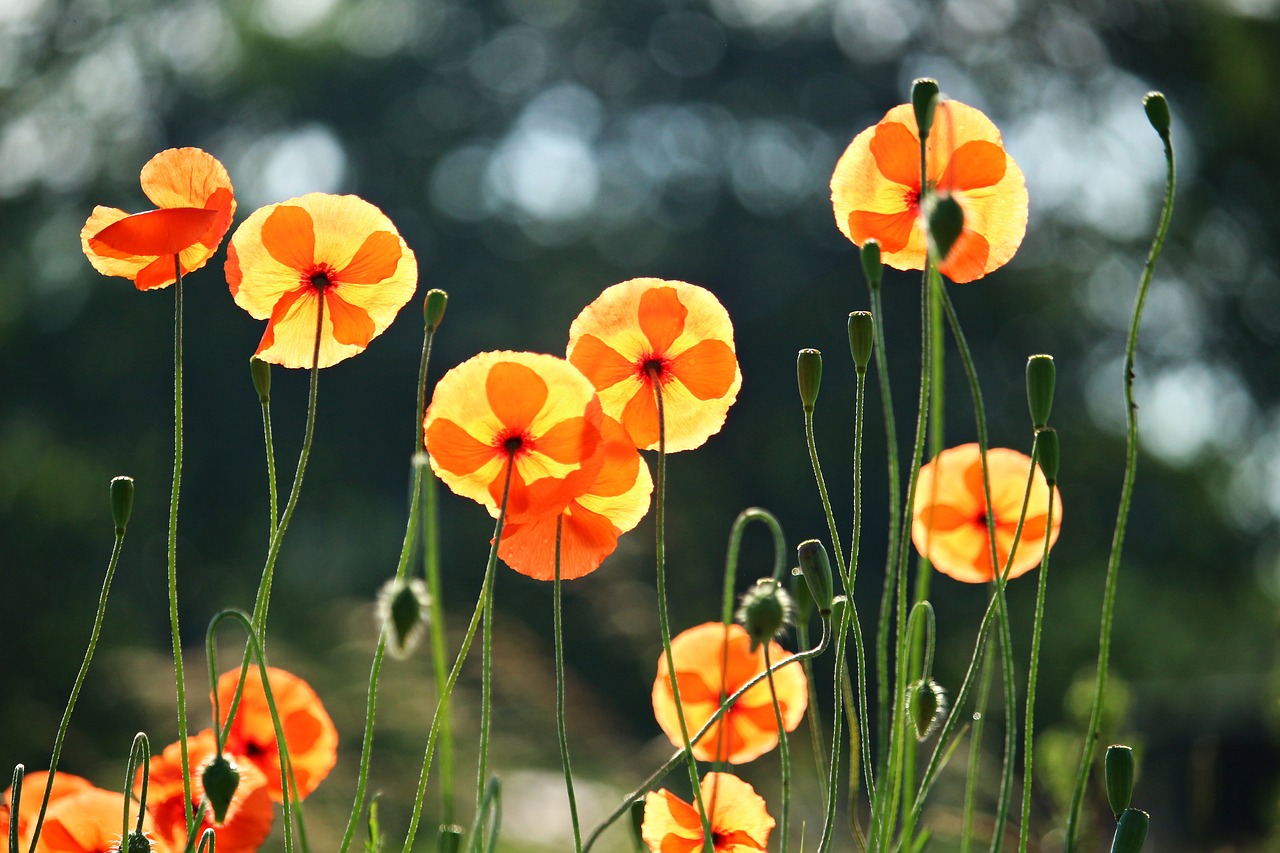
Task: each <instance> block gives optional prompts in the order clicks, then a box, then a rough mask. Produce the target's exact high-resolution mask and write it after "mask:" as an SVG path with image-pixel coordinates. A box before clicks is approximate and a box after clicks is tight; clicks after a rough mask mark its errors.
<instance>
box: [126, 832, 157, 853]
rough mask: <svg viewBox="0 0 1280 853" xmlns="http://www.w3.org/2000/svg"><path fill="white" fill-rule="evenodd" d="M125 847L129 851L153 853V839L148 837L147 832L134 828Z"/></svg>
mask: <svg viewBox="0 0 1280 853" xmlns="http://www.w3.org/2000/svg"><path fill="white" fill-rule="evenodd" d="M124 849H125V850H127V851H128V853H151V839H150V838H147V836H146V833H143V832H139V831H138V830H136V829H135V830H132V831H131V832H130V833H129V839H128V841H126V842H125V848H124Z"/></svg>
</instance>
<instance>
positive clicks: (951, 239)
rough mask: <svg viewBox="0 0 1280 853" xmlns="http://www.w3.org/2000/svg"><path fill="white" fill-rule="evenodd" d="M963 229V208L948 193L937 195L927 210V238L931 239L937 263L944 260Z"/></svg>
mask: <svg viewBox="0 0 1280 853" xmlns="http://www.w3.org/2000/svg"><path fill="white" fill-rule="evenodd" d="M962 231H964V210H963V209H961V207H960V202H958V201H956V200H955V199H954V198H952V197H951V195H950V194H946V193H944V194H942V195H939V196H938V198H937V200H936V201H935V202H934V205H933V209H932V210H930V211H929V238H930V239H931V240H932V241H933V247H934V251H935V252H936V253H937V255H938V263H942V261H944V260H946V257H947V255H948V254H950V252H951V247H952V246H954V245H955V243H956V240H958V239H960V233H961V232H962Z"/></svg>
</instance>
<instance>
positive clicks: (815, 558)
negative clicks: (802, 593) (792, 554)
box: [796, 539, 834, 616]
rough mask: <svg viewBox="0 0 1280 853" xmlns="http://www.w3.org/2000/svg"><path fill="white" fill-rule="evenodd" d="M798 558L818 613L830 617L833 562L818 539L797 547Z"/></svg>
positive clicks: (809, 540) (802, 543)
mask: <svg viewBox="0 0 1280 853" xmlns="http://www.w3.org/2000/svg"><path fill="white" fill-rule="evenodd" d="M796 556H797V558H799V560H800V572H801V574H803V575H804V579H805V583H807V584H808V585H809V594H810V595H812V596H813V602H814V604H816V605H818V613H819V614H821V615H823V616H828V615H830V613H831V596H832V591H833V589H834V587H833V586H832V582H831V561H830V560H828V559H827V549H826V548H824V547H822V543H821V542H819V541H818V540H817V539H808V540H806V541H804V542H801V543H800V544H799V545H798V546H796Z"/></svg>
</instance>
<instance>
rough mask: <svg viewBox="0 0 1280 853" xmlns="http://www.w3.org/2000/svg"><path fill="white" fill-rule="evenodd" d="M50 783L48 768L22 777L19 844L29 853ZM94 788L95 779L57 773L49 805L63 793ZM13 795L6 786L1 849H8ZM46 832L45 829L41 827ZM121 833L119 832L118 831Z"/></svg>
mask: <svg viewBox="0 0 1280 853" xmlns="http://www.w3.org/2000/svg"><path fill="white" fill-rule="evenodd" d="M48 783H49V773H48V771H47V770H38V771H35V772H33V773H27V774H25V775H24V776H23V777H22V801H21V802H20V803H19V804H18V847H19V848H20V851H21V853H26V851H27V849H28V848H29V847H30V846H31V833H32V832H34V831H35V824H36V820H37V819H38V817H39V815H40V803H41V802H42V801H43V800H44V789H45V786H46V785H47V784H48ZM91 788H93V783H92V782H90V781H89V780H88V779H85V778H84V777H83V776H76V775H74V774H71V773H61V772H60V773H56V774H54V777H53V788H52V789H51V790H50V791H49V805H50V806H52V805H53V804H54V803H56V802H57V801H58V800H60V799H62V798H63V797H66V796H69V795H71V794H75V793H77V792H80V791H87V790H89V789H91ZM12 798H13V787H12V786H10V787H9V788H6V789H5V792H4V795H3V799H0V853H10V851H9V830H10V829H11V827H12V824H11V823H10V822H11V821H12V820H13V815H12V814H11V813H10V807H9V803H10V801H11V800H12ZM41 832H42V833H43V830H41ZM117 834H118V833H117Z"/></svg>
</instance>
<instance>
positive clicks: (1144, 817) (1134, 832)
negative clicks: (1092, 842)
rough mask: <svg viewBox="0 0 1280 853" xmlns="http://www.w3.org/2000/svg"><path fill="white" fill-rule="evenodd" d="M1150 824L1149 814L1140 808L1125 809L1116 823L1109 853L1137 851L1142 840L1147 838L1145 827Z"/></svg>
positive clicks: (1136, 852) (1132, 852)
mask: <svg viewBox="0 0 1280 853" xmlns="http://www.w3.org/2000/svg"><path fill="white" fill-rule="evenodd" d="M1150 825H1151V815H1149V814H1147V813H1146V812H1144V811H1142V810H1141V809H1125V810H1124V814H1122V815H1120V822H1119V823H1118V824H1117V825H1116V834H1115V837H1114V838H1112V839H1111V853H1138V851H1139V850H1141V849H1142V842H1144V841H1146V840H1147V827H1148V826H1150Z"/></svg>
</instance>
